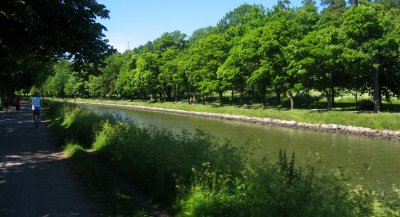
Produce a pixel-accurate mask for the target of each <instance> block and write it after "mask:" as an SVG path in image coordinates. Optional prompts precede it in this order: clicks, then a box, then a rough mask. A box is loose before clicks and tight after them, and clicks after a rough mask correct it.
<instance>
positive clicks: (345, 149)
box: [85, 106, 400, 191]
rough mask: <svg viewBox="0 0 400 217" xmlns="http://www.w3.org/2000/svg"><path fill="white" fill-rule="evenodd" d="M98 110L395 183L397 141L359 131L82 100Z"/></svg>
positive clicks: (264, 155)
mask: <svg viewBox="0 0 400 217" xmlns="http://www.w3.org/2000/svg"><path fill="white" fill-rule="evenodd" d="M85 107H87V108H89V109H90V110H92V111H94V112H96V113H100V114H111V115H114V116H118V117H121V118H124V119H129V120H133V121H134V122H135V123H137V124H138V125H140V126H143V127H148V126H156V127H159V128H166V129H169V130H171V131H173V132H174V133H181V132H182V131H183V130H186V131H189V132H192V133H193V132H195V130H196V129H200V130H203V131H204V132H206V133H209V134H211V135H212V136H213V137H215V138H216V139H217V140H218V141H219V142H224V141H226V140H228V141H230V142H231V143H232V144H233V145H235V146H238V147H242V148H243V149H244V150H246V151H245V153H247V154H248V155H249V157H250V158H251V159H252V160H256V161H257V160H261V159H267V160H271V161H275V160H276V159H277V157H278V155H279V151H280V150H283V151H286V153H287V155H288V157H290V156H291V155H292V153H295V156H296V162H297V163H298V165H300V166H302V167H308V166H311V167H313V168H315V169H316V170H317V171H319V172H324V173H325V172H328V173H330V172H336V173H337V172H340V173H341V174H343V175H344V177H345V178H346V179H348V180H349V182H351V183H353V184H362V185H363V186H364V187H365V188H368V189H373V190H376V191H390V190H391V188H392V186H393V185H396V186H398V187H400V142H398V141H390V140H382V139H371V138H366V137H360V136H349V135H340V134H329V133H323V132H315V131H311V130H304V129H288V128H281V127H272V126H261V125H253V124H246V123H239V122H231V121H222V120H214V119H207V118H200V117H193V116H186V115H176V114H170V113H163V112H154V111H139V110H131V109H124V108H111V107H101V106H85Z"/></svg>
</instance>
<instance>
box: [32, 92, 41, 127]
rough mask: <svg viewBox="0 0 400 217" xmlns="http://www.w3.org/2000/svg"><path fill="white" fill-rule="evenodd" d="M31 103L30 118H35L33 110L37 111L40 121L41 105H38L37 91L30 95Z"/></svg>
mask: <svg viewBox="0 0 400 217" xmlns="http://www.w3.org/2000/svg"><path fill="white" fill-rule="evenodd" d="M31 104H32V119H33V120H35V112H37V113H38V119H39V122H42V119H41V112H42V107H41V105H40V96H39V93H35V94H34V95H33V96H32V102H31Z"/></svg>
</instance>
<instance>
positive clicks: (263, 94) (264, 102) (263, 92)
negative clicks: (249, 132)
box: [260, 81, 267, 109]
mask: <svg viewBox="0 0 400 217" xmlns="http://www.w3.org/2000/svg"><path fill="white" fill-rule="evenodd" d="M262 82H263V83H262V84H261V90H260V93H261V108H263V109H264V108H265V106H266V105H267V98H266V95H267V91H266V88H265V86H266V85H265V82H264V81H262Z"/></svg>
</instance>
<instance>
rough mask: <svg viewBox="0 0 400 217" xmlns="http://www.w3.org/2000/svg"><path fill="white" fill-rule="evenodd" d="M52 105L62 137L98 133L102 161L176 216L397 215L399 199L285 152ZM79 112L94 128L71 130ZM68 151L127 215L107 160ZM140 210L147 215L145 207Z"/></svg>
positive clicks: (110, 205) (112, 206)
mask: <svg viewBox="0 0 400 217" xmlns="http://www.w3.org/2000/svg"><path fill="white" fill-rule="evenodd" d="M51 104H52V105H50V106H56V107H57V106H61V107H63V108H62V109H54V111H59V114H58V115H55V116H53V117H52V120H54V121H52V123H58V124H57V125H58V126H59V129H58V130H62V131H66V132H65V133H63V134H62V135H68V136H69V139H70V140H73V138H74V136H77V135H81V133H82V132H78V131H84V132H94V134H91V135H93V138H91V141H93V143H92V148H93V149H94V150H95V154H96V155H99V156H101V157H102V162H105V163H107V164H109V165H111V166H110V168H112V169H113V170H114V171H115V172H117V173H119V174H120V175H121V176H122V177H124V178H125V179H126V180H127V181H129V182H131V183H133V184H134V185H135V186H136V187H137V188H138V189H139V190H140V191H141V192H142V193H144V194H146V195H147V196H149V197H151V198H152V199H154V200H156V201H159V202H160V203H162V204H163V205H164V206H165V207H167V208H169V210H170V211H173V213H174V214H175V215H176V216H271V217H272V216H274V217H275V216H278V217H279V216H282V217H283V216H299V217H301V216H379V215H382V216H396V214H399V213H398V211H397V210H399V209H398V207H400V204H398V202H396V201H398V200H397V199H398V198H397V199H393V198H391V199H388V198H386V199H381V198H380V197H378V196H377V195H375V194H374V193H373V192H369V191H366V190H363V189H362V188H359V187H353V186H350V185H348V184H346V183H345V182H344V181H343V180H342V179H341V178H340V177H336V176H334V175H332V174H320V175H315V174H316V173H314V171H313V170H304V169H301V168H298V167H297V166H295V158H294V157H292V158H290V159H288V158H287V157H286V154H285V153H284V152H282V153H281V154H280V156H279V161H278V162H264V161H263V162H248V160H247V159H246V158H245V157H244V155H243V153H242V152H243V151H242V150H240V149H237V148H235V147H232V146H231V145H230V144H222V145H221V144H218V145H216V144H215V143H214V141H213V138H211V137H210V136H209V135H207V134H205V133H203V132H201V131H198V132H197V133H196V134H194V135H189V134H185V133H183V134H181V135H178V136H175V135H173V134H172V133H171V132H170V131H166V130H160V129H157V128H140V127H137V126H135V125H134V123H131V122H124V121H120V120H115V119H114V120H113V119H111V118H110V117H100V116H96V115H94V114H93V113H87V111H86V110H84V109H80V108H76V107H74V106H71V105H62V104H61V103H51ZM79 114H84V115H83V116H80V115H79ZM92 115H93V117H92ZM71 117H74V118H73V119H71ZM80 117H82V118H83V119H85V120H86V121H87V122H90V123H85V125H84V126H86V127H88V128H83V127H77V128H71V127H70V126H76V125H75V124H74V123H75V122H77V123H81V122H80V121H79V120H77V119H76V118H78V119H79V118H80ZM88 117H91V118H88ZM99 120H101V121H100V125H98V122H99ZM67 123H68V124H67ZM66 153H68V155H69V156H71V157H70V158H71V159H72V160H73V162H75V163H74V165H75V166H76V170H77V171H79V174H81V176H82V177H83V179H84V180H85V181H86V183H88V185H93V186H94V187H93V189H94V191H95V193H97V194H96V195H99V196H98V197H99V198H100V200H102V201H108V202H107V203H106V204H105V205H106V208H107V210H110V213H111V214H113V215H121V216H126V214H127V213H126V212H125V210H126V209H125V207H126V206H125V205H124V204H126V203H127V204H130V201H131V200H129V199H130V198H129V196H128V195H127V194H125V193H123V192H122V191H121V190H120V189H119V188H118V187H117V186H115V185H114V184H108V181H107V182H105V181H101V180H108V179H107V174H106V173H103V172H101V171H102V170H101V169H100V167H101V164H100V165H99V163H98V161H95V160H93V157H91V156H92V155H93V153H88V152H86V151H85V149H84V148H83V147H82V146H81V145H78V144H77V143H73V142H72V143H67V145H66ZM99 180H100V182H99ZM115 189H117V190H115ZM397 197H398V195H397ZM133 207H135V206H134V205H133ZM129 208H132V207H130V206H128V207H127V209H128V210H129ZM134 210H136V211H137V212H138V213H140V214H142V211H141V209H140V208H137V209H136V208H135V209H134ZM128 213H129V215H134V216H136V215H137V213H132V212H128ZM140 214H138V215H140ZM111 216H112V215H111Z"/></svg>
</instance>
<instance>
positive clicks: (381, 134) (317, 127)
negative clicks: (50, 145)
mask: <svg viewBox="0 0 400 217" xmlns="http://www.w3.org/2000/svg"><path fill="white" fill-rule="evenodd" d="M70 102H73V103H77V104H86V105H100V106H107V107H121V108H126V109H136V110H145V111H158V112H168V113H174V114H181V115H191V116H198V117H204V118H213V119H221V120H228V121H238V122H244V123H252V124H260V125H272V126H279V127H286V128H301V129H309V130H314V131H320V132H327V133H340V134H351V135H358V136H366V137H371V138H380V139H391V140H397V141H400V131H392V130H374V129H371V128H366V127H354V126H346V125H338V124H307V123H301V122H296V121H286V120H278V119H272V118H257V117H248V116H243V115H229V114H216V113H208V112H195V111H184V110H177V109H165V108H156V107H147V106H134V105H117V104H106V103H87V102H75V101H70Z"/></svg>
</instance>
